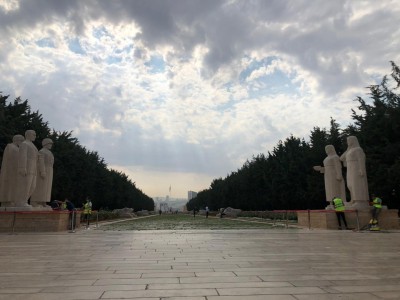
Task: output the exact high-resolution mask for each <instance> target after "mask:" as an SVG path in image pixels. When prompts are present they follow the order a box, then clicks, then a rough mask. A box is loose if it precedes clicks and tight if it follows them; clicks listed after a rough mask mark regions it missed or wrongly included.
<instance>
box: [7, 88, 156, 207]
mask: <svg viewBox="0 0 400 300" xmlns="http://www.w3.org/2000/svg"><path fill="white" fill-rule="evenodd" d="M8 98H9V96H7V95H4V94H3V93H1V92H0V159H2V158H3V151H4V149H5V147H6V145H7V144H8V143H11V142H12V137H13V136H14V135H16V134H22V135H24V133H25V131H26V130H28V129H33V130H35V132H36V135H37V136H38V137H40V138H37V139H36V141H35V142H34V144H35V145H36V147H37V148H38V149H41V148H42V146H41V141H42V139H43V138H46V137H48V138H51V139H52V140H53V142H54V145H53V148H52V152H53V154H54V174H53V188H52V199H58V200H64V199H65V198H68V199H69V200H70V201H72V202H73V203H75V205H77V206H81V205H82V204H83V203H84V201H85V199H86V197H89V198H91V200H92V203H93V207H94V209H100V208H102V209H116V208H123V207H130V208H134V210H135V211H138V210H142V209H146V210H153V209H154V201H153V199H151V198H150V197H149V196H147V195H146V194H144V193H143V192H142V191H141V190H140V189H138V188H137V187H136V186H135V183H134V182H132V181H131V180H130V179H129V178H128V176H127V175H125V174H124V173H122V172H119V171H116V170H112V169H109V168H108V167H107V164H106V162H105V161H104V159H103V158H101V157H100V156H99V154H98V153H97V152H96V151H89V150H88V149H86V148H85V147H84V146H82V145H80V143H79V141H78V139H77V138H75V137H73V135H72V132H67V131H64V132H58V131H55V130H50V128H49V124H48V122H45V121H44V120H43V117H42V115H41V114H40V113H39V112H38V111H32V110H31V108H30V106H29V104H28V100H22V99H21V98H20V97H18V98H16V99H14V100H13V101H8Z"/></svg>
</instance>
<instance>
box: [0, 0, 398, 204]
mask: <svg viewBox="0 0 400 300" xmlns="http://www.w3.org/2000/svg"><path fill="white" fill-rule="evenodd" d="M399 21H400V2H399V1H390V0H385V1H376V0H371V1H361V0H348V1H345V0H335V1H328V0H326V1H322V0H294V1H289V0H275V1H273V0H226V1H225V0H224V1H223V0H132V1H120V0H113V1H106V0H98V1H96V0H87V1H79V0H24V1H18V0H0V91H2V92H3V94H6V95H10V99H14V98H15V97H18V96H20V97H21V98H22V99H28V100H29V104H30V105H31V108H32V110H34V111H36V110H38V111H39V112H40V113H41V114H42V116H43V119H44V120H45V121H48V122H49V126H50V128H53V129H55V130H57V131H72V132H73V135H74V136H75V137H77V138H78V140H79V141H80V143H81V145H83V146H85V147H86V148H87V149H89V150H93V151H97V152H98V153H99V155H100V156H101V157H103V158H104V160H105V161H106V163H107V164H108V167H109V168H112V169H116V170H119V171H122V172H124V173H126V174H127V175H128V176H129V177H130V178H131V180H132V181H133V182H135V185H136V186H137V187H138V188H139V189H141V190H142V191H143V192H144V193H145V194H147V195H149V196H150V197H157V196H166V195H170V196H171V197H172V198H186V197H187V192H188V191H189V190H192V191H201V190H204V189H207V188H209V187H210V184H211V182H212V181H213V179H216V178H221V177H222V178H224V177H226V176H227V175H228V174H230V173H231V172H234V171H237V170H238V169H240V168H241V167H242V165H243V163H244V162H246V160H251V159H252V157H253V156H256V155H258V154H260V153H264V154H267V153H268V151H271V150H272V149H273V147H274V146H276V145H277V143H278V142H279V140H285V139H286V138H287V137H289V136H290V135H291V134H292V135H294V136H296V137H300V138H305V139H306V140H307V139H308V137H309V134H310V132H311V130H312V129H313V128H314V127H316V126H318V127H320V128H329V122H330V118H333V119H335V120H336V121H337V122H338V123H339V124H340V125H341V126H342V127H345V126H347V125H348V124H350V123H351V122H352V120H351V109H356V107H357V102H355V101H354V99H355V98H356V96H363V97H364V96H365V95H366V93H367V90H366V87H367V86H369V85H371V84H375V83H379V82H380V81H381V79H382V77H383V76H384V75H386V74H389V73H390V70H391V66H390V61H394V62H396V63H397V64H400V51H399V50H400V47H399V46H400V45H399V43H400V42H399V41H400V26H399V23H400V22H399ZM40 138H44V137H40ZM55 147H56V145H55ZM170 187H171V191H170Z"/></svg>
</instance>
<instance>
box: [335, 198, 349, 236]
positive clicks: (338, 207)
mask: <svg viewBox="0 0 400 300" xmlns="http://www.w3.org/2000/svg"><path fill="white" fill-rule="evenodd" d="M332 202H333V206H334V207H335V213H336V217H337V220H338V223H339V228H338V229H339V230H342V222H341V220H340V219H342V220H343V223H344V226H346V229H349V228H348V227H347V222H346V216H345V215H344V211H345V210H346V207H345V206H344V203H343V200H342V199H341V198H339V197H333V199H332Z"/></svg>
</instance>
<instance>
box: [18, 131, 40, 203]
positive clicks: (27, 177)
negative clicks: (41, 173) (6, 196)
mask: <svg viewBox="0 0 400 300" xmlns="http://www.w3.org/2000/svg"><path fill="white" fill-rule="evenodd" d="M35 139H36V132H35V131H33V130H27V131H26V132H25V141H23V142H22V143H21V145H20V146H19V153H18V176H17V184H16V186H15V188H16V189H17V199H16V202H15V203H14V204H15V205H14V206H16V207H31V206H30V205H29V204H28V199H29V197H30V196H31V195H32V194H33V191H34V190H35V187H36V174H37V163H38V157H39V154H38V150H37V148H36V146H35V145H34V144H33V143H32V142H33V141H35Z"/></svg>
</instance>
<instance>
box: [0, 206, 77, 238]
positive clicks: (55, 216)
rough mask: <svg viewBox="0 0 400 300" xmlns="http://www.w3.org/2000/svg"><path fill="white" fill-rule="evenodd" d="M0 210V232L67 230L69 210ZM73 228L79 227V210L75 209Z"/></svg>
mask: <svg viewBox="0 0 400 300" xmlns="http://www.w3.org/2000/svg"><path fill="white" fill-rule="evenodd" d="M9 208H10V207H7V211H4V210H1V211H0V232H55V231H67V230H68V225H69V211H67V210H66V211H52V210H51V211H43V210H42V211H32V210H28V211H27V210H25V211H22V210H18V211H16V210H15V211H9V210H8V209H9ZM75 214H76V223H75V228H79V227H80V219H81V212H80V211H76V212H75Z"/></svg>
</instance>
